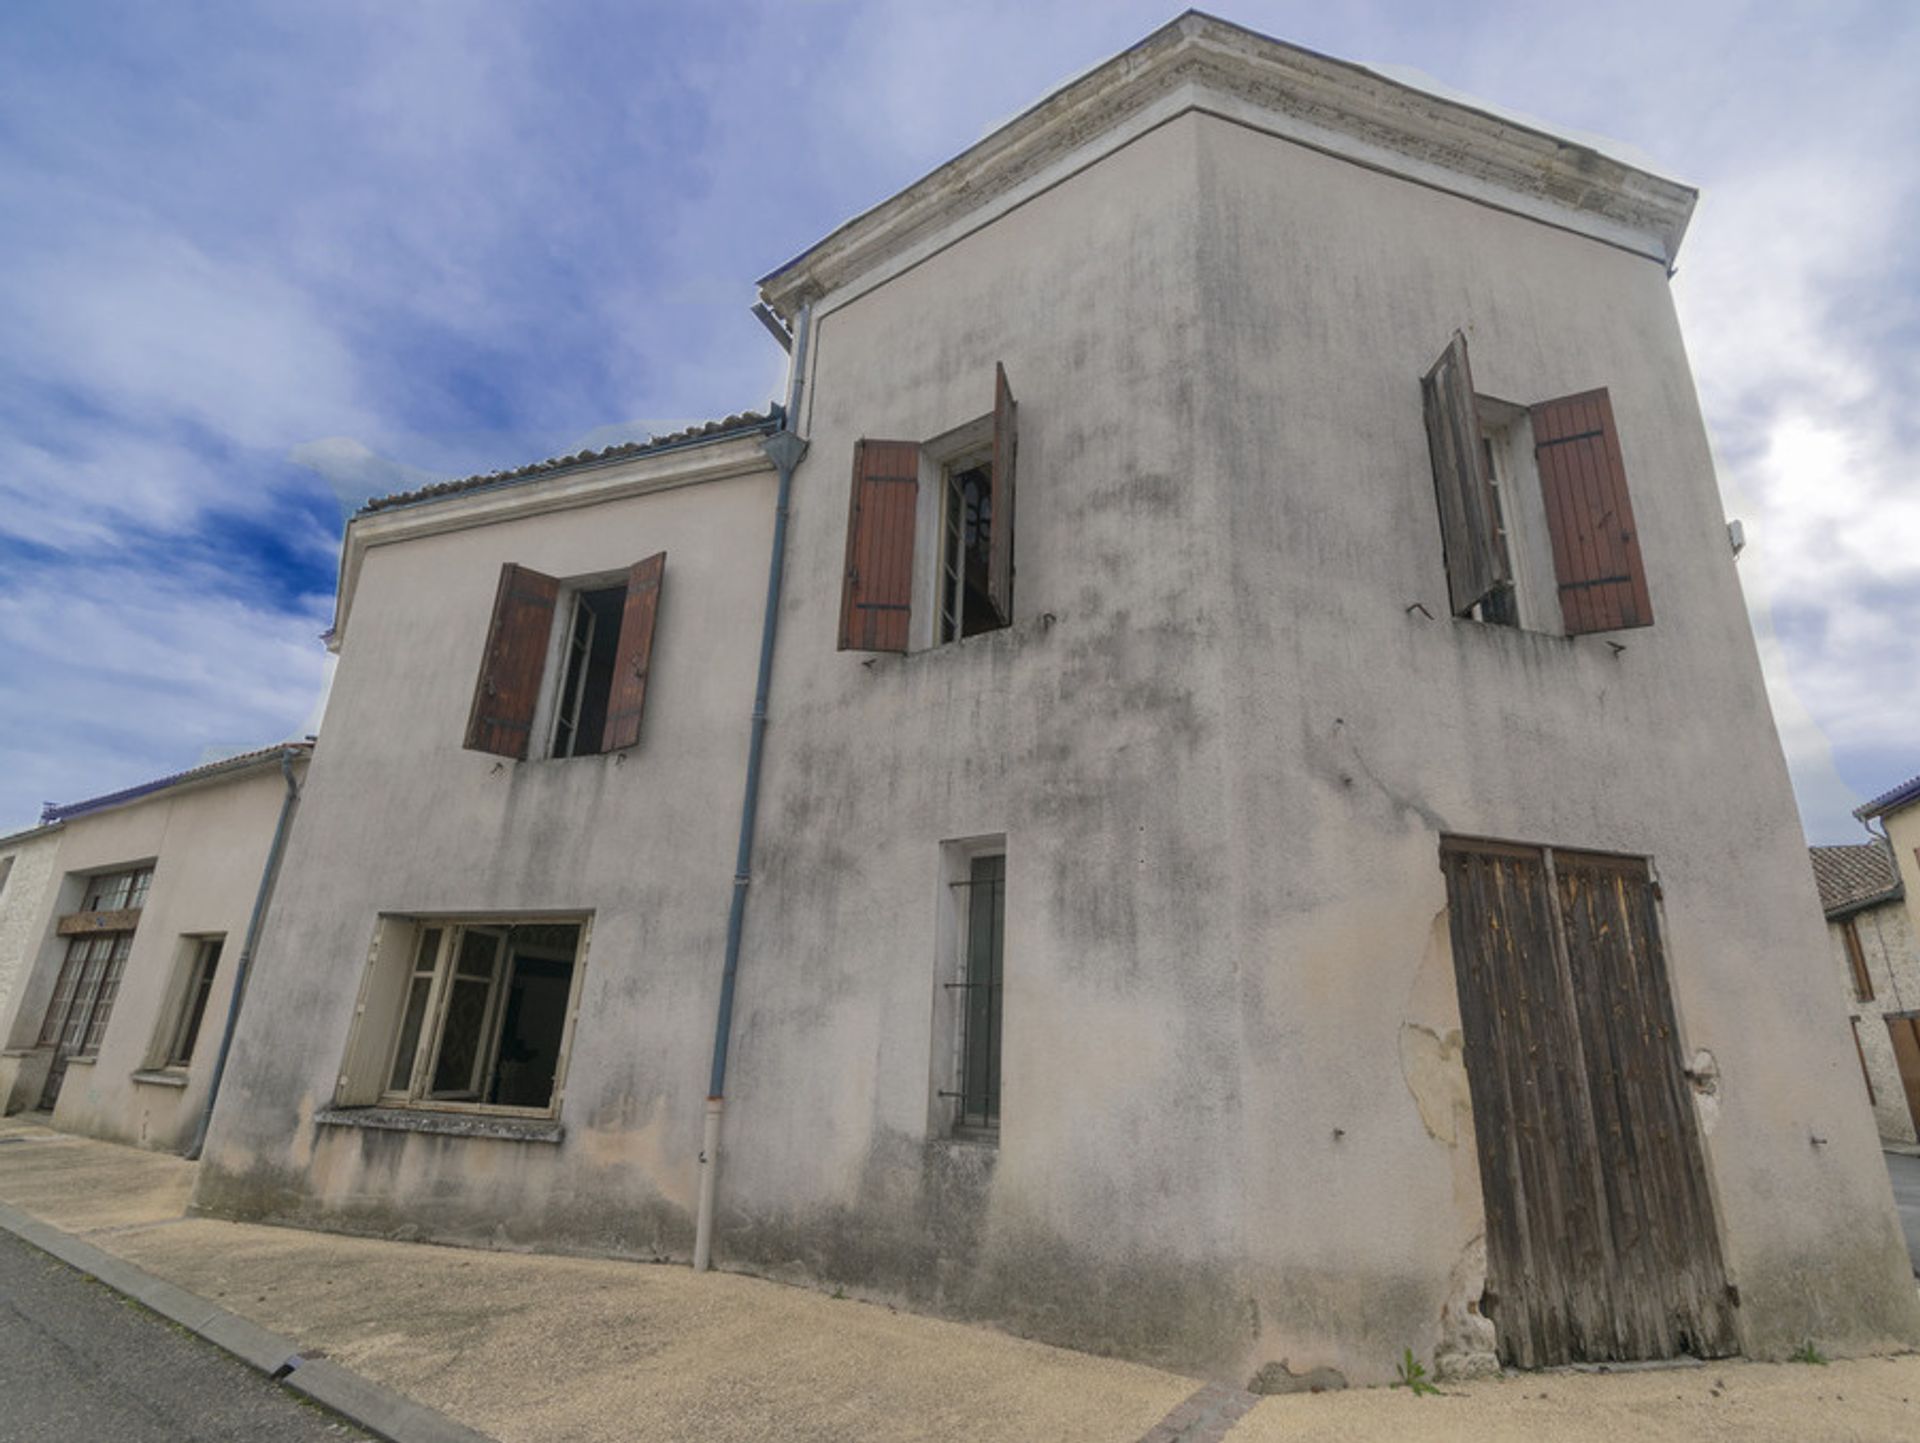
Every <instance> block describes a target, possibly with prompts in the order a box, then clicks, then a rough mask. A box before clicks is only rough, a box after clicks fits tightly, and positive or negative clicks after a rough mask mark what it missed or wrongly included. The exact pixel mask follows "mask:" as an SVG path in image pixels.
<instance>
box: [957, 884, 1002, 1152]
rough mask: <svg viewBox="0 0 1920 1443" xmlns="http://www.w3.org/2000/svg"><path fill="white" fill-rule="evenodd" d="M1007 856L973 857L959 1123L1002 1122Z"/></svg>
mask: <svg viewBox="0 0 1920 1443" xmlns="http://www.w3.org/2000/svg"><path fill="white" fill-rule="evenodd" d="M1006 874H1007V859H1006V858H1005V857H975V858H974V859H973V865H972V867H971V868H970V870H969V877H968V883H969V886H968V891H967V983H966V992H965V995H966V999H967V1005H966V1012H965V1027H966V1035H965V1039H964V1043H963V1046H962V1050H961V1058H962V1061H961V1066H962V1076H961V1082H960V1121H961V1122H962V1124H964V1125H966V1126H970V1127H995V1126H998V1125H999V1122H1000V993H1001V951H1002V947H1001V942H1002V937H1003V934H1004V932H1005V926H1006V901H1005V891H1006Z"/></svg>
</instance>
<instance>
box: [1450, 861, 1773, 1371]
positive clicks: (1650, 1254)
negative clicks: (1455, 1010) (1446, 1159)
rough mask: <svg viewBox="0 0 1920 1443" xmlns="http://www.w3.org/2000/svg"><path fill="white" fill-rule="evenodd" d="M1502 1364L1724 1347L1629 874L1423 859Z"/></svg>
mask: <svg viewBox="0 0 1920 1443" xmlns="http://www.w3.org/2000/svg"><path fill="white" fill-rule="evenodd" d="M1441 865H1442V867H1443V868H1444V870H1445V872H1446V878H1447V899H1448V925H1449V929H1450V931H1451V934H1452V940H1453V965H1454V975H1455V979H1456V981H1457V983H1458V986H1459V995H1460V1023H1461V1031H1462V1035H1463V1037H1464V1040H1465V1054H1466V1063H1467V1080H1468V1084H1469V1088H1470V1090H1471V1094H1472V1097H1473V1125H1474V1137H1475V1143H1476V1146H1477V1148H1478V1152H1479V1162H1480V1181H1481V1190H1482V1193H1483V1195H1484V1198H1485V1204H1486V1215H1487V1293H1488V1297H1487V1299H1486V1307H1487V1311H1488V1313H1489V1315H1490V1316H1491V1317H1492V1319H1493V1322H1494V1327H1495V1330H1496V1332H1497V1334H1498V1336H1499V1340H1500V1351H1501V1356H1502V1357H1503V1358H1504V1359H1505V1360H1507V1361H1508V1362H1511V1363H1515V1364H1517V1365H1519V1366H1520V1367H1523V1368H1543V1367H1550V1366H1554V1365H1557V1364H1563V1363H1569V1362H1575V1361H1582V1360H1585V1361H1596V1362H1597V1361H1605V1360H1625V1359H1634V1358H1665V1357H1672V1356H1675V1355H1676V1354H1679V1353H1693V1354H1696V1355H1698V1356H1701V1357H1716V1356H1721V1355H1725V1354H1728V1353H1731V1352H1733V1351H1734V1350H1735V1348H1736V1334H1735V1330H1734V1324H1733V1317H1732V1312H1731V1308H1732V1300H1731V1296H1730V1292H1729V1289H1728V1287H1727V1278H1726V1271H1725V1266H1724V1264H1723V1262H1722V1260H1721V1254H1720V1245H1719V1238H1718V1231H1717V1229H1716V1227H1715V1224H1714V1216H1713V1207H1712V1202H1711V1198H1710V1196H1709V1193H1708V1186H1707V1176H1706V1167H1705V1161H1704V1157H1703V1155H1702V1152H1701V1147H1700V1140H1699V1136H1698V1130H1697V1127H1696V1125H1695V1121H1694V1113H1693V1100H1692V1096H1691V1088H1690V1085H1689V1084H1688V1082H1687V1079H1686V1077H1685V1074H1684V1072H1683V1067H1684V1062H1683V1060H1682V1058H1681V1054H1680V1043H1679V1039H1678V1036H1677V1029H1676V1025H1675V1021H1674V1011H1673V999H1672V993H1671V989H1670V986H1669V982H1668V977H1667V966H1666V958H1665V956H1664V954H1663V951H1662V948H1661V942H1660V925H1659V911H1658V907H1657V905H1656V895H1655V891H1654V887H1653V881H1652V878H1651V876H1650V875H1649V872H1648V868H1647V864H1646V862H1645V861H1644V860H1642V859H1639V858H1633V857H1617V856H1608V855H1599V854H1594V853H1581V852H1563V851H1559V850H1557V849H1546V848H1540V847H1523V846H1512V845H1507V844H1504V843H1498V842H1466V841H1458V840H1454V839H1448V840H1446V841H1444V842H1443V843H1442V846H1441Z"/></svg>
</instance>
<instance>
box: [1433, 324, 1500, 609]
mask: <svg viewBox="0 0 1920 1443" xmlns="http://www.w3.org/2000/svg"><path fill="white" fill-rule="evenodd" d="M1420 390H1421V395H1422V398H1423V399H1424V401H1425V403H1426V413H1427V449H1428V451H1429V452H1430V453H1431V455H1432V458H1433V490H1434V496H1435V497H1436V499H1437V500H1438V501H1439V503H1440V540H1441V544H1442V545H1443V546H1444V547H1445V549H1446V557H1447V604H1448V606H1449V607H1450V608H1451V609H1452V611H1453V614H1454V615H1455V616H1465V615H1466V614H1467V613H1468V612H1470V611H1472V610H1473V608H1474V607H1475V606H1477V605H1479V603H1480V602H1482V601H1484V600H1485V599H1486V598H1487V597H1488V596H1489V595H1491V594H1492V593H1493V592H1494V591H1495V590H1497V589H1498V588H1499V587H1502V586H1505V585H1507V584H1509V583H1510V582H1511V581H1512V580H1513V572H1512V570H1511V568H1510V567H1509V566H1508V563H1507V548H1506V547H1505V545H1503V544H1502V542H1501V537H1500V512H1499V508H1498V507H1497V506H1496V504H1495V502H1494V499H1493V478H1492V477H1491V476H1490V475H1488V474H1487V456H1486V450H1485V448H1484V447H1483V446H1482V445H1481V444H1480V412H1479V410H1478V408H1477V407H1476V406H1475V405H1474V400H1473V372H1472V370H1471V369H1470V368H1469V367H1468V365H1467V338H1466V337H1465V336H1463V335H1462V334H1460V332H1458V331H1455V332H1454V333H1453V340H1452V341H1451V342H1450V343H1449V344H1448V346H1447V349H1446V350H1445V351H1443V352H1441V354H1440V359H1439V360H1437V361H1435V362H1434V363H1433V369H1432V370H1431V371H1428V372H1427V374H1426V378H1425V379H1424V380H1423V381H1422V382H1421V385H1420Z"/></svg>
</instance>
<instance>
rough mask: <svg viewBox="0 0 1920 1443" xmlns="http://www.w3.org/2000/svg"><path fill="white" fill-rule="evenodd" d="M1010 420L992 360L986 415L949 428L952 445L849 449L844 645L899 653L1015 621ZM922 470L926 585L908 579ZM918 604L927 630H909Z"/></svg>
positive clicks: (1011, 411)
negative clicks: (931, 500) (929, 507)
mask: <svg viewBox="0 0 1920 1443" xmlns="http://www.w3.org/2000/svg"><path fill="white" fill-rule="evenodd" d="M1016 421H1017V409H1016V406H1015V403H1014V399H1013V392H1012V390H1011V389H1010V388H1009V387H1008V385H1007V373H1006V369H1005V368H1004V367H1002V366H995V367H994V404H993V411H992V412H991V414H990V415H988V416H986V417H983V418H981V419H980V420H979V421H978V422H970V423H968V424H967V425H966V426H962V427H960V428H959V429H958V430H957V431H955V432H951V433H948V438H947V439H948V444H947V445H942V444H941V443H939V442H929V443H924V444H923V443H922V442H919V441H874V440H862V441H860V442H859V443H858V444H857V445H856V446H855V447H854V453H853V496H852V502H851V506H850V510H849V516H848V521H847V564H846V571H845V573H844V575H843V586H842V591H841V600H840V650H842V651H906V650H907V649H908V648H909V646H910V645H925V644H927V642H928V641H929V640H931V642H932V643H933V644H935V645H939V644H942V643H945V642H950V641H958V640H960V639H961V638H963V637H968V636H974V635H977V634H978V633H980V632H983V631H993V630H996V629H998V628H1000V627H1005V626H1008V625H1010V624H1011V623H1012V620H1013V518H1014V504H1013V483H1014V464H1015V451H1016V449H1017V445H1016V443H1017V427H1016ZM955 437H958V438H960V439H959V440H958V441H957V442H955V441H954V439H953V438H955ZM928 465H931V466H932V467H933V469H934V474H937V476H938V478H939V481H938V484H939V488H940V491H939V498H938V505H937V507H936V508H934V513H933V517H932V531H933V535H932V546H931V548H930V554H931V558H932V560H933V563H934V564H933V572H934V574H933V576H932V577H931V582H932V585H931V586H929V585H927V584H926V580H925V579H923V580H921V581H920V582H916V579H915V575H914V570H915V568H914V556H915V552H916V551H919V550H922V548H921V547H920V546H919V545H918V543H919V542H920V541H921V539H922V533H923V528H924V526H925V523H924V522H923V519H922V516H921V506H920V476H921V471H922V468H923V466H928ZM923 578H924V573H923ZM921 607H926V608H928V609H929V610H930V612H931V615H932V618H933V626H932V627H931V629H930V630H929V629H928V628H926V627H925V623H924V621H923V622H922V625H921V627H920V628H918V629H916V627H915V625H914V616H915V613H916V611H917V610H918V609H919V608H921ZM920 614H921V615H922V616H923V617H924V616H926V615H927V614H928V613H927V612H921V613H920ZM916 633H917V635H918V636H919V640H918V641H915V640H914V638H915V636H916Z"/></svg>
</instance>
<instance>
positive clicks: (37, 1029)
mask: <svg viewBox="0 0 1920 1443" xmlns="http://www.w3.org/2000/svg"><path fill="white" fill-rule="evenodd" d="M312 750H313V748H312V744H311V743H310V742H306V741H296V742H288V743H285V744H283V745H280V746H274V747H267V748H264V749H262V750H259V751H252V752H246V753H243V754H240V755H237V756H232V757H226V758H223V759H221V760H219V761H215V762H210V763H207V764H205V765H203V766H199V767H194V768H191V769H190V770H187V771H183V772H177V773H175V774H173V775H171V776H167V777H162V778H159V779H157V780H155V781H151V782H146V783H142V784H141V785H139V786H135V787H129V788H126V789H125V790H122V791H118V792H113V793H109V794H107V795H105V796H99V797H92V798H89V799H87V800H85V801H80V802H73V803H69V804H66V805H64V806H49V807H48V808H47V809H46V811H45V813H44V815H43V817H42V824H41V825H40V826H39V827H37V828H35V829H34V830H32V831H30V832H27V833H23V834H20V835H18V836H16V837H12V838H8V839H6V840H5V841H0V870H7V871H8V872H9V875H8V876H7V878H6V885H5V887H4V888H3V889H0V972H4V971H8V970H11V972H12V974H13V985H12V987H11V990H10V991H8V992H5V993H0V1105H3V1106H4V1108H5V1110H6V1111H7V1112H21V1111H38V1112H41V1113H44V1114H46V1115H47V1116H48V1120H49V1121H50V1122H51V1123H52V1124H53V1126H55V1127H57V1128H60V1129H62V1130H63V1131H67V1132H77V1133H84V1134H87V1135H89V1136H93V1137H103V1138H108V1139H110V1140H112V1141H116V1142H127V1143H133V1144H136V1145H138V1146H141V1147H151V1148H159V1149H163V1150H166V1151H172V1152H186V1151H189V1150H190V1149H191V1148H192V1147H193V1146H194V1144H195V1142H196V1140H197V1139H198V1138H199V1137H200V1136H201V1134H202V1132H203V1129H204V1127H205V1119H206V1116H207V1104H208V1102H209V1100H210V1098H211V1096H212V1095H213V1093H214V1092H215V1090H216V1089H217V1087H218V1077H219V1073H220V1070H221V1065H222V1057H221V1043H222V1040H223V1038H224V1037H225V1036H226V1035H227V1025H226V1024H227V1019H228V1014H229V1012H230V1010H231V1008H232V1005H233V996H234V988H235V982H236V979H237V978H239V977H240V976H241V975H242V973H243V972H244V971H245V969H246V965H247V961H248V957H249V951H248V948H249V945H250V944H251V943H252V941H253V940H254V938H255V936H256V935H257V931H258V927H259V925H260V922H261V921H262V920H263V919H264V916H265V913H266V909H267V907H268V905H269V903H270V901H271V895H272V882H273V873H274V859H275V857H276V855H277V843H276V838H284V835H285V833H286V831H287V830H288V827H289V825H290V823H291V820H292V815H293V810H294V801H295V798H296V797H297V794H298V788H299V781H300V778H301V777H302V776H303V775H304V773H305V771H306V767H307V759H308V757H309V755H310V754H311V752H312ZM9 856H12V857H13V858H15V862H14V866H13V867H12V868H10V869H8V868H7V865H6V863H7V858H8V857H9ZM243 991H244V989H243Z"/></svg>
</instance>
